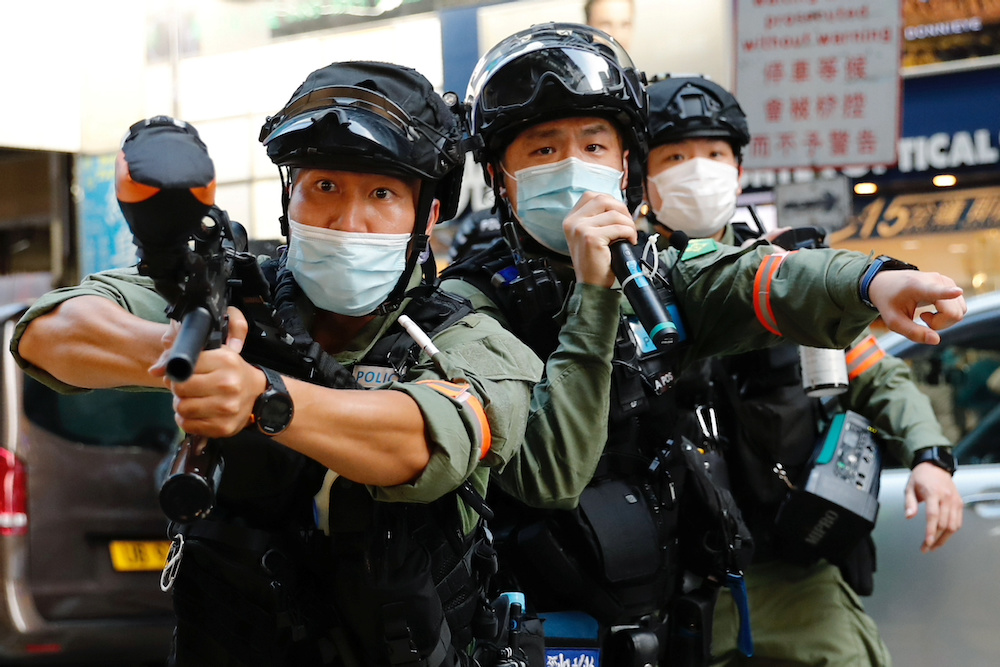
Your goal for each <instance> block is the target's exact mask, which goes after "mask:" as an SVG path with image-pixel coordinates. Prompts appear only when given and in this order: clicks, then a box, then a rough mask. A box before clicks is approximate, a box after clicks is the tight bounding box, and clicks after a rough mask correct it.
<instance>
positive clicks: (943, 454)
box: [910, 447, 958, 475]
mask: <svg viewBox="0 0 1000 667" xmlns="http://www.w3.org/2000/svg"><path fill="white" fill-rule="evenodd" d="M925 462H926V463H933V464H934V465H936V466H937V467H938V468H941V469H942V470H944V471H946V472H947V473H948V474H950V475H954V474H955V469H956V468H958V462H957V461H955V455H954V454H952V453H951V447H924V448H923V449H918V450H917V451H916V452H914V453H913V464H912V465H911V466H910V469H911V470H912V469H913V468H916V467H917V466H918V465H920V464H921V463H925Z"/></svg>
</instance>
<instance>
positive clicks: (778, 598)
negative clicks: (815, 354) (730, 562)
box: [646, 77, 962, 665]
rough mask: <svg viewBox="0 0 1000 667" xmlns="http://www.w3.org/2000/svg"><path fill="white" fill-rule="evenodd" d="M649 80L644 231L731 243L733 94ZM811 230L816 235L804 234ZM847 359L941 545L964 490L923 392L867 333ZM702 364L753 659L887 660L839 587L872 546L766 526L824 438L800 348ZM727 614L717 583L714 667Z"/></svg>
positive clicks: (863, 404)
mask: <svg viewBox="0 0 1000 667" xmlns="http://www.w3.org/2000/svg"><path fill="white" fill-rule="evenodd" d="M648 90H649V105H650V112H649V134H650V145H651V150H650V156H649V160H648V168H647V171H646V178H647V194H648V197H649V200H650V203H651V206H652V209H653V213H652V214H651V215H650V221H651V222H652V223H653V230H655V231H657V232H659V233H661V234H662V235H663V236H664V237H667V236H669V235H670V234H671V233H673V232H674V231H677V230H679V231H682V232H685V233H686V234H687V235H688V236H690V237H692V238H711V239H715V240H717V241H720V242H723V243H727V244H730V245H741V244H745V243H748V242H753V241H755V240H756V236H754V235H751V234H750V230H749V228H748V227H747V226H746V225H733V224H731V223H730V218H731V217H732V214H733V211H734V208H735V203H736V195H737V193H738V191H739V184H738V178H739V170H741V169H742V167H741V162H742V151H743V148H744V147H745V146H746V145H747V144H748V143H749V141H750V133H749V128H748V127H747V123H746V116H745V115H744V114H743V111H742V109H741V108H740V106H739V103H738V102H737V101H736V99H735V98H734V97H733V96H732V95H731V94H730V93H729V92H728V91H726V90H725V89H723V88H722V87H721V86H719V85H718V84H716V83H715V82H713V81H711V80H708V79H705V78H702V77H666V78H664V79H663V80H660V81H657V82H655V83H653V84H651V85H650V86H649V88H648ZM788 231H790V230H788V229H779V230H776V232H775V233H773V234H769V236H772V235H773V236H777V237H778V238H777V241H776V242H779V243H780V242H783V240H782V238H781V234H782V233H784V232H788ZM821 241H822V239H812V240H811V243H810V245H816V244H821ZM663 247H666V243H664V244H663ZM789 249H790V250H794V249H795V248H794V247H791V248H789ZM846 362H847V371H848V373H847V377H848V379H849V381H850V383H849V386H848V388H847V391H846V393H844V394H842V395H841V396H840V399H839V404H840V409H849V410H853V411H855V412H857V413H859V414H861V415H863V416H864V417H867V418H868V419H869V420H870V421H871V422H872V424H873V425H874V426H875V427H876V428H877V429H878V431H879V438H880V439H881V440H882V441H883V442H884V443H885V444H886V445H887V446H888V449H889V450H890V451H891V452H892V453H893V454H894V455H895V456H896V457H897V458H898V459H899V460H901V461H903V462H906V463H909V464H910V465H911V467H912V468H913V473H912V475H911V480H910V483H909V484H908V485H907V488H906V494H907V498H906V504H907V515H908V517H910V518H912V517H913V516H915V515H916V508H917V505H918V503H926V507H927V512H926V515H927V519H926V537H925V540H924V543H923V545H921V548H922V550H923V551H925V552H927V551H931V550H934V549H937V548H938V547H940V546H942V545H943V544H944V543H945V542H947V541H948V539H949V538H950V537H951V536H952V535H953V534H954V533H955V532H956V531H957V530H959V529H960V528H961V525H962V499H961V497H960V495H959V493H958V489H957V488H956V486H955V483H954V482H953V481H952V478H951V474H952V473H953V472H954V465H953V461H952V459H951V458H950V443H949V442H948V440H947V438H945V436H944V434H943V433H942V431H941V427H940V425H939V424H938V423H937V420H936V419H935V418H934V412H933V410H932V409H931V405H930V401H929V400H928V399H927V397H926V396H924V395H923V394H922V393H921V392H920V390H919V389H918V388H917V387H916V386H915V385H914V383H913V381H912V379H911V378H910V373H909V369H908V367H907V366H906V365H905V364H904V363H903V362H902V361H901V360H899V359H895V358H893V357H891V356H887V355H886V353H885V352H884V351H883V350H882V349H881V347H880V346H879V343H878V341H877V340H876V339H875V337H874V336H872V335H871V333H870V332H865V333H864V334H862V335H861V336H860V337H859V338H858V339H857V340H856V341H855V342H854V343H853V344H852V345H851V346H850V347H849V348H848V351H847V355H846ZM698 370H699V371H701V370H704V371H705V372H703V373H700V374H697V375H696V374H694V373H692V375H693V377H692V378H691V380H690V381H691V382H692V383H698V384H700V385H701V388H702V391H703V392H704V393H705V394H709V395H710V400H711V401H713V402H715V403H716V405H723V406H726V409H720V411H719V414H720V421H721V423H720V427H719V428H720V431H721V432H722V433H723V437H724V438H726V440H727V451H726V457H727V459H728V460H729V463H730V465H729V468H730V470H731V471H733V473H732V475H731V477H732V479H733V488H734V494H735V495H736V499H737V501H738V502H739V504H740V508H741V510H742V512H743V516H744V517H745V518H746V519H747V522H748V523H749V524H750V528H751V531H752V533H753V536H754V544H755V553H754V563H753V564H752V565H751V566H750V567H749V568H748V570H747V573H746V574H747V584H748V588H749V599H750V616H751V620H752V626H753V631H754V639H755V646H756V651H755V660H757V661H762V660H767V659H771V660H782V661H783V662H782V664H796V665H798V664H802V665H805V664H817V663H819V662H822V663H823V664H829V665H883V664H888V663H889V656H888V651H887V649H886V647H885V645H884V644H883V642H882V640H881V638H880V637H879V635H878V630H877V628H876V627H875V624H874V622H873V621H872V620H871V619H870V618H869V617H868V616H867V615H866V614H865V613H864V610H863V608H862V606H861V603H860V601H858V600H857V599H856V598H854V596H853V594H852V593H851V592H850V591H848V590H847V588H846V587H845V578H846V579H847V582H848V583H850V584H851V587H852V588H853V589H854V590H855V591H856V592H858V593H859V594H862V595H867V594H870V593H871V589H872V571H873V569H874V560H873V559H874V544H872V543H870V541H868V540H866V541H863V542H862V543H861V544H860V545H859V546H858V548H856V549H855V550H854V551H852V552H851V553H850V554H848V555H847V556H846V557H841V558H839V559H837V563H836V565H838V566H839V570H838V568H837V567H834V566H833V565H831V564H830V563H829V562H827V561H826V560H816V559H815V558H814V559H812V560H808V561H806V562H802V561H801V560H800V559H798V558H795V557H794V555H795V554H793V553H790V549H789V548H787V547H785V546H783V544H782V541H781V539H780V537H779V536H777V535H776V528H775V517H776V515H777V513H778V508H779V507H780V503H781V501H782V500H783V499H784V498H785V497H786V494H787V487H786V485H785V483H784V482H783V481H782V480H781V479H780V478H779V476H778V475H777V474H775V473H774V472H773V471H772V469H773V468H774V467H775V465H776V464H780V465H781V468H782V470H783V471H784V473H783V474H785V475H786V476H787V477H789V478H790V479H791V480H798V479H801V476H802V475H801V471H802V468H803V465H804V463H805V462H806V461H807V460H808V459H809V456H810V455H811V453H812V451H813V449H814V447H815V443H816V441H817V439H818V438H819V436H820V429H819V424H818V422H820V423H823V422H825V421H826V420H827V419H828V418H827V415H826V412H827V409H826V408H825V407H824V406H823V405H821V404H820V402H819V401H818V400H817V399H814V398H810V397H809V396H807V395H806V393H805V390H804V389H803V386H802V380H801V375H802V372H801V369H800V367H799V355H798V351H797V349H796V347H795V346H794V345H781V346H778V347H775V348H772V349H768V350H761V351H755V352H751V353H747V354H744V355H737V356H732V357H725V358H722V359H719V360H716V361H715V362H714V363H713V364H712V365H711V366H707V367H706V369H698ZM730 404H731V405H730ZM932 456H938V457H941V458H939V459H937V460H935V459H933V458H930V457H932ZM841 572H843V575H842V574H841ZM736 615H737V614H736V610H735V606H734V604H733V601H732V599H730V598H729V597H728V596H727V595H726V594H725V593H723V598H722V600H720V604H719V607H718V609H717V612H716V622H715V631H714V644H713V646H714V652H715V653H716V655H718V656H719V657H720V658H725V659H726V662H725V663H722V662H719V663H717V664H742V663H741V662H740V661H739V660H738V659H736V658H734V657H733V655H732V654H734V653H735V645H736V626H737V622H736ZM792 638H794V640H792ZM727 654H728V655H727ZM750 664H753V661H751V662H750Z"/></svg>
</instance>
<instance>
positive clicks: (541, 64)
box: [469, 48, 626, 112]
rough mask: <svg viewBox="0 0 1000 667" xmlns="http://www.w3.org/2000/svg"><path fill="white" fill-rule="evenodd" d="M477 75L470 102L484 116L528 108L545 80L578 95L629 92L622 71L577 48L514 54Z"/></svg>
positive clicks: (470, 93) (470, 85)
mask: <svg viewBox="0 0 1000 667" xmlns="http://www.w3.org/2000/svg"><path fill="white" fill-rule="evenodd" d="M477 74H478V75H479V77H478V79H477V78H476V75H473V80H472V82H471V83H470V84H469V100H470V101H473V100H478V106H479V110H480V111H484V112H489V111H497V110H500V109H504V108H509V107H516V106H521V105H525V104H529V103H530V102H531V101H532V100H533V99H534V97H535V96H536V95H537V94H538V93H539V91H540V90H541V88H542V86H541V85H540V84H541V83H542V81H543V79H546V78H548V79H554V80H558V81H559V82H560V83H561V84H562V85H563V86H564V87H565V88H566V90H567V91H569V92H570V93H573V94H575V95H596V94H602V95H615V94H616V93H619V92H621V91H623V90H625V88H626V82H625V78H624V75H623V74H622V71H621V69H619V68H618V67H617V66H615V65H614V64H612V63H611V62H609V61H608V60H607V59H606V58H604V57H602V56H600V55H598V54H597V53H593V52H591V51H585V50H581V49H575V48H546V49H541V50H536V51H529V52H527V53H523V54H512V57H509V58H505V59H503V60H502V61H501V62H498V63H496V66H494V67H484V68H483V70H482V71H481V72H477Z"/></svg>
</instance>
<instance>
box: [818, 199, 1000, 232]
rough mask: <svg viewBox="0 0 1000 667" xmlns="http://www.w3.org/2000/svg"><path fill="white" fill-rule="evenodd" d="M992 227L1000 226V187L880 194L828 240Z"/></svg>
mask: <svg viewBox="0 0 1000 667" xmlns="http://www.w3.org/2000/svg"><path fill="white" fill-rule="evenodd" d="M990 227H1000V187H988V188H971V189H968V190H943V191H941V192H932V193H930V194H908V195H897V196H895V197H892V198H886V197H879V198H878V199H876V200H874V201H873V202H871V203H870V204H868V205H867V206H865V207H864V209H862V211H861V213H859V214H858V215H856V216H854V217H852V218H851V220H850V222H849V223H848V224H847V226H846V227H844V228H843V229H838V230H837V231H835V232H831V233H830V235H829V238H828V242H829V243H830V245H834V244H836V243H837V242H839V241H845V240H847V239H853V238H857V239H870V238H892V237H894V236H900V235H904V234H906V235H909V234H926V233H933V232H957V231H973V230H976V229H987V228H990Z"/></svg>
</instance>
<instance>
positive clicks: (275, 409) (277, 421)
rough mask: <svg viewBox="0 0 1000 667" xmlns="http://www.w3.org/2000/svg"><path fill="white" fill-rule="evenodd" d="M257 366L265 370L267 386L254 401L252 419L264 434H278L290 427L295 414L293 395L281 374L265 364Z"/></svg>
mask: <svg viewBox="0 0 1000 667" xmlns="http://www.w3.org/2000/svg"><path fill="white" fill-rule="evenodd" d="M257 368H259V369H260V370H262V371H264V377H266V378H267V387H266V388H265V389H264V393H263V394H261V395H260V396H258V397H257V400H256V401H254V404H253V411H252V412H251V413H250V417H251V421H252V423H254V424H256V425H257V428H259V429H260V432H261V433H263V434H264V435H278V434H279V433H281V432H282V431H284V430H285V429H286V428H288V424H290V423H291V421H292V415H293V414H295V408H294V407H293V406H292V397H291V396H289V395H288V389H286V388H285V381H284V380H282V379H281V375H279V374H278V373H275V372H274V371H272V370H271V369H270V368H264V367H263V366H258V367H257Z"/></svg>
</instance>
